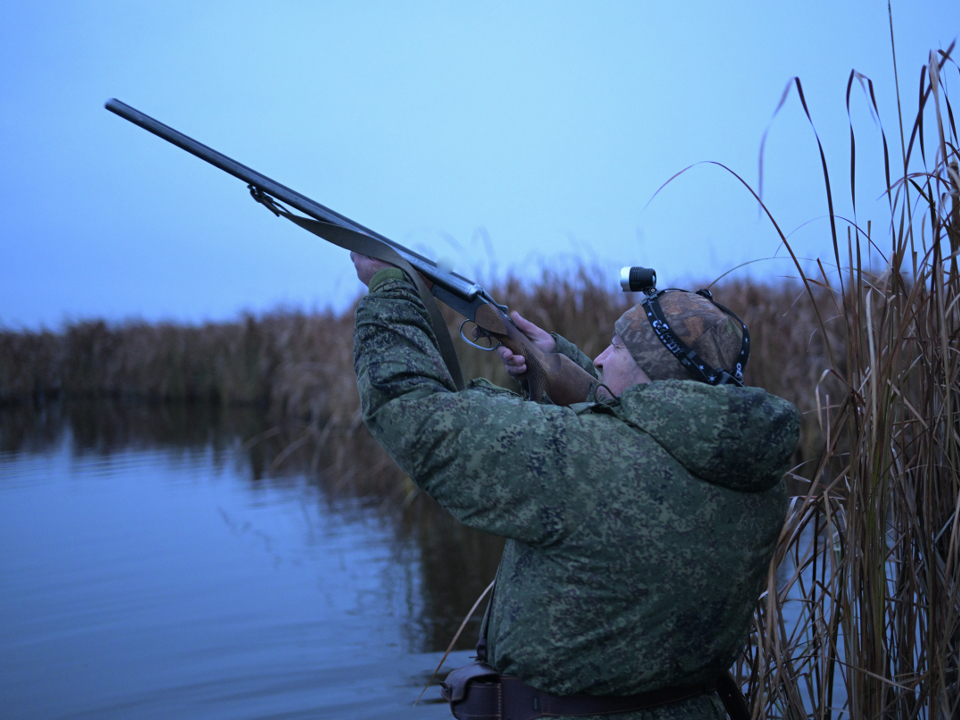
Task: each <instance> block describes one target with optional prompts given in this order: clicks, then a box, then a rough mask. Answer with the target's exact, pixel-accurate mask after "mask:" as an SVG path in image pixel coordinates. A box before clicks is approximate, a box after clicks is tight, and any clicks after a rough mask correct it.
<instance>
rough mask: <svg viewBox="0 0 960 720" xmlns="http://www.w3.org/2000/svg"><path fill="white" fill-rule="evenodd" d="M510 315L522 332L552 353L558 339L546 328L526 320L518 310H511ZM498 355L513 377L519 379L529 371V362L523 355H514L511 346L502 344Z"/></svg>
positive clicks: (538, 345) (542, 348)
mask: <svg viewBox="0 0 960 720" xmlns="http://www.w3.org/2000/svg"><path fill="white" fill-rule="evenodd" d="M510 317H511V318H512V319H513V322H514V324H515V325H516V326H517V327H518V328H519V329H520V332H522V333H523V334H524V335H526V336H527V337H528V338H530V341H531V342H532V343H533V344H534V345H535V346H537V347H538V348H540V349H541V350H543V352H548V353H552V352H553V351H554V350H556V348H557V341H556V340H554V339H553V336H552V335H551V334H550V333H548V332H547V331H546V330H543V329H541V328H539V327H537V326H536V325H534V324H533V323H532V322H530V321H529V320H524V319H523V318H522V317H521V316H520V313H518V312H517V311H516V310H513V311H511V312H510ZM497 355H499V356H500V359H501V360H503V365H504V368H506V371H507V374H508V375H510V376H511V377H515V378H518V379H519V376H521V375H523V374H524V373H525V372H526V371H527V363H526V361H525V360H524V359H523V355H514V354H513V352H512V351H511V350H510V348H507V347H504V346H503V345H501V346H500V347H498V348H497Z"/></svg>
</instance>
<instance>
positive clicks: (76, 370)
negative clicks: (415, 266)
mask: <svg viewBox="0 0 960 720" xmlns="http://www.w3.org/2000/svg"><path fill="white" fill-rule="evenodd" d="M692 289H695V288H692ZM711 290H712V292H713V293H714V296H715V297H716V298H717V300H718V301H719V302H722V303H723V304H724V305H726V306H727V307H730V308H731V309H732V310H734V312H736V313H737V314H738V316H739V317H740V318H741V319H742V320H743V321H744V322H745V323H746V324H747V327H748V328H750V333H751V344H752V348H751V355H750V361H749V363H748V365H747V370H746V382H747V384H748V385H755V386H758V387H763V388H764V389H766V390H768V391H769V392H772V393H774V394H776V395H779V396H781V397H784V398H786V399H788V400H790V401H791V402H793V403H795V404H796V405H797V406H798V407H800V408H801V411H802V412H803V415H804V418H805V420H804V431H803V440H802V442H801V444H800V446H799V447H798V450H797V453H796V456H795V458H794V459H795V462H794V463H793V465H800V466H808V465H813V464H815V460H816V458H817V455H816V453H817V452H818V448H820V447H821V446H822V444H823V442H822V439H821V438H820V428H819V425H818V423H817V419H816V405H815V403H813V401H812V397H811V396H810V394H809V392H808V389H809V388H810V387H811V386H812V385H813V384H815V383H816V381H817V379H818V378H819V376H820V375H821V374H822V373H823V372H824V371H825V370H826V369H827V368H828V367H829V364H828V358H827V356H826V352H825V349H826V347H827V342H825V341H824V340H823V338H822V334H821V333H820V330H819V327H818V325H817V315H816V313H815V312H812V311H808V310H807V308H809V307H810V305H809V303H805V302H803V300H804V290H803V287H802V286H801V284H800V283H799V282H796V281H795V280H794V281H791V280H790V279H786V280H784V282H783V283H781V284H780V285H778V286H775V285H772V284H763V283H759V282H750V281H746V282H745V281H728V282H725V283H721V284H719V285H715V286H713V287H712V288H711ZM490 291H491V294H492V295H493V297H495V298H497V299H498V301H500V302H505V303H506V304H507V305H509V306H510V307H511V308H516V309H518V310H520V311H521V313H522V314H523V315H524V317H526V318H528V319H530V320H532V321H533V322H535V323H537V324H538V325H540V326H541V327H544V328H548V329H551V330H553V331H555V332H558V333H559V334H560V335H562V336H564V337H565V338H567V339H569V340H571V341H572V342H574V343H576V344H577V345H578V346H579V347H580V348H581V349H583V351H584V352H586V353H587V354H588V355H590V356H591V357H596V355H598V354H599V353H600V352H601V351H602V350H603V349H604V348H605V347H606V346H607V345H608V344H609V342H610V337H609V336H610V333H611V332H612V328H613V325H614V322H615V321H616V319H617V318H618V317H619V316H620V315H621V314H622V313H623V312H624V311H625V310H627V309H628V308H629V307H631V306H632V305H634V304H635V303H636V302H638V301H639V294H638V293H623V292H622V291H620V290H619V288H618V287H617V283H616V282H615V279H613V278H604V277H603V275H602V274H601V273H600V271H598V270H596V269H591V268H586V267H581V268H580V269H578V270H576V271H573V272H571V273H567V274H558V273H555V272H552V271H549V270H545V271H544V272H543V275H542V277H541V278H540V279H539V280H538V281H536V282H534V283H525V282H521V281H520V280H519V279H517V278H515V277H509V278H507V279H506V280H505V281H502V282H499V283H495V284H493V285H492V286H491V288H490ZM820 295H821V298H820V302H819V303H818V305H820V306H821V310H824V311H825V309H826V305H827V303H828V298H827V297H826V295H825V294H823V293H820ZM354 307H355V305H354V306H353V307H351V308H349V309H348V310H346V311H344V312H342V313H339V314H336V313H333V312H331V311H327V312H314V313H309V314H308V313H303V312H297V311H290V310H284V311H277V312H270V313H264V314H262V315H259V316H255V315H253V314H249V313H247V314H244V315H243V316H241V317H240V318H239V319H237V320H235V321H228V322H217V323H212V322H211V323H205V324H202V325H178V324H172V323H156V324H151V323H147V322H143V321H136V320H131V321H125V322H118V323H107V322H105V321H103V320H87V321H81V322H74V323H69V324H66V325H65V326H64V327H63V329H62V330H60V331H59V332H52V331H46V330H44V331H10V330H3V329H2V328H0V407H2V406H3V405H13V404H23V403H34V404H40V403H43V402H44V401H45V400H53V399H65V400H69V399H71V398H113V399H124V400H130V401H137V402H147V403H153V404H162V403H184V402H186V403H193V404H205V405H212V406H224V405H240V406H249V405H252V406H256V407H258V408H259V409H261V410H264V411H266V413H267V415H268V417H269V418H270V419H271V420H273V421H274V422H276V423H278V424H279V425H286V426H297V427H299V428H301V429H302V432H303V433H304V434H305V435H306V436H309V437H310V441H309V442H310V443H311V444H318V443H319V444H320V445H323V444H324V440H325V438H326V437H329V436H330V435H332V434H333V435H336V436H337V437H338V438H341V439H342V438H343V437H344V436H350V437H355V438H356V439H358V440H359V439H360V438H361V437H362V436H363V435H364V433H365V429H364V427H363V424H362V422H361V421H360V410H359V404H360V403H359V396H358V395H357V389H356V376H355V375H354V372H353V316H354ZM443 310H444V316H445V318H446V319H447V321H448V327H449V329H450V331H451V333H452V334H453V335H454V337H457V335H458V332H459V324H460V322H461V320H462V318H459V317H458V316H456V315H455V313H452V312H450V311H449V309H448V308H443ZM830 341H832V342H838V341H842V339H840V338H836V337H833V338H830ZM455 346H456V347H457V352H458V356H459V358H460V362H461V366H462V368H463V372H464V377H466V378H468V379H469V378H474V377H485V378H487V379H489V380H491V381H493V382H495V383H497V384H499V385H501V386H503V387H506V388H510V389H513V390H517V389H518V386H517V384H516V382H515V381H513V380H512V379H511V378H510V377H509V376H508V375H507V374H506V373H505V372H504V371H503V367H502V364H501V363H500V361H499V359H498V358H497V356H496V354H495V353H488V352H482V351H480V350H476V349H474V348H470V347H469V346H467V345H466V344H465V343H463V342H461V341H459V340H457V341H455ZM374 445H375V444H374ZM375 452H377V451H375ZM346 460H347V462H349V458H346ZM387 462H389V461H387ZM339 470H341V471H347V470H348V468H347V467H341V468H339Z"/></svg>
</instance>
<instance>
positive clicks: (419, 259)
mask: <svg viewBox="0 0 960 720" xmlns="http://www.w3.org/2000/svg"><path fill="white" fill-rule="evenodd" d="M104 107H106V109H107V110H109V111H110V112H112V113H114V114H116V115H119V116H120V117H122V118H123V119H124V120H128V121H130V122H132V123H133V124H134V125H138V126H139V127H141V128H143V129H144V130H146V131H148V132H151V133H153V134H154V135H156V136H157V137H160V138H162V139H164V140H166V141H167V142H169V143H172V144H173V145H176V146H177V147H178V148H180V149H181V150H186V151H187V152H188V153H190V154H191V155H194V156H196V157H198V158H200V159H201V160H204V161H205V162H208V163H210V164H211V165H213V166H214V167H216V168H219V169H220V170H223V171H224V172H226V173H229V174H230V175H233V176H234V177H235V178H237V179H239V180H242V181H243V182H245V183H247V184H248V185H253V186H254V187H256V188H259V189H260V190H261V191H263V192H265V193H266V194H268V195H270V196H272V197H274V198H276V199H277V200H279V201H280V202H282V203H284V204H285V205H289V206H290V207H292V208H294V209H296V210H299V211H300V212H301V213H303V214H304V215H307V216H308V217H312V218H313V219H315V220H320V221H322V222H328V223H333V224H334V225H339V226H340V227H343V228H346V229H348V230H353V231H355V232H360V233H363V234H364V235H369V236H370V237H373V238H376V239H377V240H379V241H381V242H383V243H385V244H387V245H389V246H390V247H392V248H393V249H394V250H396V251H397V252H398V253H399V254H400V255H401V256H402V257H403V258H404V259H405V260H407V262H409V263H410V264H411V265H412V266H413V267H414V268H416V269H417V270H418V271H420V272H421V273H423V274H424V275H426V276H427V277H429V278H430V279H431V280H432V281H433V282H434V283H438V284H440V285H441V286H444V287H446V289H448V290H451V291H453V292H454V293H457V294H459V295H462V296H465V297H470V298H472V297H473V296H475V295H476V294H477V293H478V292H480V291H481V288H480V286H479V285H477V284H476V283H474V282H472V281H471V280H468V279H467V278H465V277H463V276H461V275H458V274H456V273H451V272H444V271H441V270H439V268H437V264H436V263H435V262H434V261H432V260H430V259H429V258H426V257H424V256H423V255H420V254H418V253H415V252H413V251H412V250H410V249H408V248H406V247H404V246H403V245H400V244H398V243H395V242H393V241H392V240H390V239H389V238H386V237H384V236H383V235H380V234H379V233H377V232H374V231H373V230H370V229H369V228H366V227H364V226H363V225H360V224H359V223H356V222H354V221H353V220H350V219H349V218H347V217H344V216H343V215H341V214H340V213H338V212H334V211H333V210H331V209H330V208H328V207H324V206H323V205H321V204H320V203H318V202H316V201H314V200H311V199H310V198H308V197H306V196H305V195H301V194H300V193H298V192H296V191H295V190H291V189H290V188H288V187H286V186H285V185H281V184H280V183H278V182H275V181H274V180H271V179H270V178H268V177H267V176H266V175H262V174H260V173H258V172H257V171H256V170H253V169H251V168H248V167H247V166H246V165H243V164H241V163H238V162H237V161H236V160H233V159H232V158H229V157H227V156H226V155H224V154H223V153H219V152H217V151H216V150H214V149H213V148H210V147H207V146H206V145H204V144H203V143H200V142H197V141H196V140H194V139H193V138H191V137H188V136H187V135H184V134H183V133H181V132H179V131H178V130H174V129H173V128H172V127H170V126H168V125H164V124H163V123H162V122H160V121H159V120H155V119H154V118H152V117H150V116H149V115H145V114H144V113H142V112H140V111H139V110H137V109H135V108H132V107H130V106H129V105H127V104H126V103H123V102H120V101H119V100H117V99H116V98H113V99H111V100H108V101H107V102H106V103H105V105H104Z"/></svg>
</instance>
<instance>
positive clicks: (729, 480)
mask: <svg viewBox="0 0 960 720" xmlns="http://www.w3.org/2000/svg"><path fill="white" fill-rule="evenodd" d="M354 340H355V348H354V366H355V369H356V373H357V381H358V383H359V388H360V397H361V402H362V408H363V417H364V421H365V422H366V424H367V427H369V428H370V431H371V432H372V433H373V435H374V436H375V437H376V438H377V440H378V441H379V442H380V444H381V445H382V446H383V447H384V448H385V449H386V450H387V452H388V453H389V454H390V455H391V457H392V458H393V459H394V460H395V461H396V463H397V464H398V465H399V466H400V468H401V469H402V470H403V471H404V472H406V473H407V474H408V475H409V476H410V477H411V478H412V479H413V481H414V482H415V483H417V485H418V486H420V487H421V488H422V489H423V490H424V491H426V492H427V493H429V494H430V495H431V496H432V497H434V498H435V499H436V500H437V501H438V502H439V503H440V504H441V505H443V506H444V507H445V508H446V509H447V510H448V511H450V512H451V513H452V514H453V515H454V516H456V517H457V518H458V519H459V520H460V521H462V522H464V523H466V524H467V525H470V526H472V527H475V528H479V529H480V530H483V531H486V532H489V533H493V534H496V535H501V536H504V537H506V538H507V544H506V547H505V549H504V554H503V558H502V560H501V564H500V568H499V570H498V574H497V584H496V589H495V594H494V598H493V601H492V607H491V608H490V609H488V613H489V623H488V647H489V658H490V663H491V664H492V665H493V666H494V667H495V668H497V670H499V671H500V672H501V673H507V674H512V675H516V676H518V677H520V678H521V679H522V680H524V681H525V682H527V683H528V684H530V685H532V686H534V687H536V688H539V689H541V690H545V691H547V692H552V693H558V694H570V693H578V692H585V693H589V694H596V695H602V694H618V695H627V694H632V693H637V692H642V691H646V690H652V689H656V688H659V687H664V686H670V685H685V684H691V683H699V682H704V681H707V680H709V679H712V678H713V677H715V676H716V675H718V674H719V673H720V672H722V671H724V670H726V669H727V668H728V667H730V665H731V664H732V663H733V662H734V660H735V658H736V657H737V656H738V654H739V653H740V652H741V651H742V649H743V645H744V643H745V639H746V632H747V629H748V627H749V623H750V617H751V614H752V612H753V609H754V606H755V603H756V601H757V598H758V596H759V595H760V593H761V591H762V588H763V585H764V582H765V579H766V577H767V571H768V567H769V563H770V559H771V556H772V554H773V551H774V548H775V545H776V542H777V538H778V535H779V533H780V530H781V527H782V524H783V520H784V515H785V511H786V492H785V489H784V484H783V482H782V475H783V472H784V470H785V466H786V463H787V460H788V459H789V457H790V455H791V453H792V452H793V449H794V447H795V446H796V442H797V434H798V425H799V416H798V413H797V410H796V408H795V407H794V406H793V405H791V404H790V403H788V402H786V401H784V400H781V399H779V398H777V397H774V396H771V395H769V394H767V393H766V392H764V391H763V390H760V389H758V388H735V387H731V386H720V387H711V386H708V385H706V384H703V383H697V382H692V381H672V380H671V381H662V382H654V383H650V384H647V385H637V386H634V387H631V388H629V389H628V390H627V391H625V392H624V393H623V395H622V396H621V397H620V398H619V399H618V400H617V401H608V402H585V403H580V404H577V405H574V406H571V407H558V406H555V405H549V404H540V403H534V402H529V401H526V400H524V399H523V398H521V397H520V396H518V395H517V394H515V393H512V392H510V391H507V390H503V389H500V388H497V387H495V386H493V385H492V384H490V383H487V382H485V381H479V382H478V381H474V382H473V383H471V384H470V386H469V387H468V388H467V389H466V390H463V391H461V392H456V390H455V387H454V385H453V382H452V380H451V378H450V376H449V373H448V371H447V369H446V367H445V366H444V364H443V361H442V360H441V358H440V354H439V352H438V350H437V348H436V342H435V340H434V335H433V331H432V330H431V328H430V325H429V321H428V318H427V314H426V310H425V308H424V307H423V305H422V303H421V301H420V300H419V297H418V296H417V295H416V291H415V290H414V288H413V285H412V283H410V282H409V281H408V280H407V279H406V278H405V277H404V276H403V275H402V273H400V271H399V270H395V269H389V270H382V271H381V272H380V273H378V274H377V275H376V276H375V277H374V278H373V280H372V282H371V291H370V293H369V294H368V295H367V296H366V297H365V298H364V299H363V300H362V301H361V303H360V305H359V307H358V308H357V317H356V330H355V338H354ZM558 350H559V351H562V352H565V353H567V354H569V355H570V356H571V357H573V358H574V359H575V360H577V361H578V362H580V363H581V364H583V365H585V366H589V367H590V368H591V369H592V365H590V363H589V360H587V359H586V358H585V356H583V355H582V354H581V353H579V351H576V350H575V348H573V346H572V345H570V344H569V343H566V342H565V341H562V340H561V341H560V342H558ZM606 717H607V718H608V719H609V718H613V717H615V718H617V719H618V720H628V719H630V720H634V719H640V718H643V719H644V720H647V719H650V718H660V719H665V718H694V717H717V718H722V717H723V709H722V705H721V704H720V702H719V700H718V699H717V698H716V697H715V696H712V695H710V696H704V695H702V696H699V697H697V698H693V699H691V700H687V701H683V702H680V703H675V704H673V705H668V706H663V707H661V708H653V709H649V710H646V711H643V712H636V713H629V714H621V715H616V716H606ZM581 720H582V719H581Z"/></svg>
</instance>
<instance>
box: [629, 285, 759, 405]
mask: <svg viewBox="0 0 960 720" xmlns="http://www.w3.org/2000/svg"><path fill="white" fill-rule="evenodd" d="M666 292H688V291H687V290H681V289H679V288H667V289H665V290H653V291H651V292H648V293H647V294H646V296H645V297H644V298H643V300H641V301H640V304H641V305H643V308H644V311H645V312H646V314H647V319H648V320H649V321H650V325H651V327H652V328H653V332H654V334H655V335H656V336H657V337H658V338H660V342H662V343H663V346H664V347H665V348H666V349H667V350H668V351H669V352H670V353H671V354H672V355H673V356H674V357H676V358H677V360H679V361H680V364H681V365H683V367H684V368H685V369H686V371H687V372H688V373H689V374H690V376H691V377H692V378H693V379H694V380H699V381H700V382H705V383H707V384H708V385H724V384H727V383H732V384H734V385H736V386H737V387H743V368H744V367H746V365H747V360H748V359H749V357H750V334H749V332H748V331H747V326H746V325H744V324H743V321H742V320H740V318H738V317H737V316H736V315H734V314H733V313H732V312H730V311H729V310H728V309H727V308H725V307H724V306H723V305H721V304H720V303H718V302H716V301H715V300H714V299H713V295H712V294H711V293H710V291H709V290H698V291H697V293H696V294H697V295H700V296H701V297H704V298H706V299H707V300H709V301H710V302H711V303H713V304H714V305H715V306H716V307H717V308H719V309H720V310H721V311H722V312H723V313H725V314H726V315H729V316H730V317H732V318H733V319H734V320H736V321H737V322H738V323H739V324H740V328H741V330H742V339H741V341H740V356H739V357H738V358H737V362H736V364H735V365H734V367H733V371H732V373H731V372H729V371H727V370H717V369H715V368H713V367H711V366H710V365H709V364H708V363H706V362H704V360H703V359H702V358H701V357H700V356H699V355H698V354H697V353H696V352H695V351H694V350H693V349H692V348H690V347H687V345H686V343H684V342H683V341H682V340H681V339H680V338H679V337H678V336H677V334H676V333H675V332H674V331H673V330H672V329H671V328H670V324H669V323H668V322H667V318H666V316H665V315H664V313H663V308H661V307H660V302H659V300H658V298H659V297H660V296H661V295H663V294H664V293H666Z"/></svg>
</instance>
